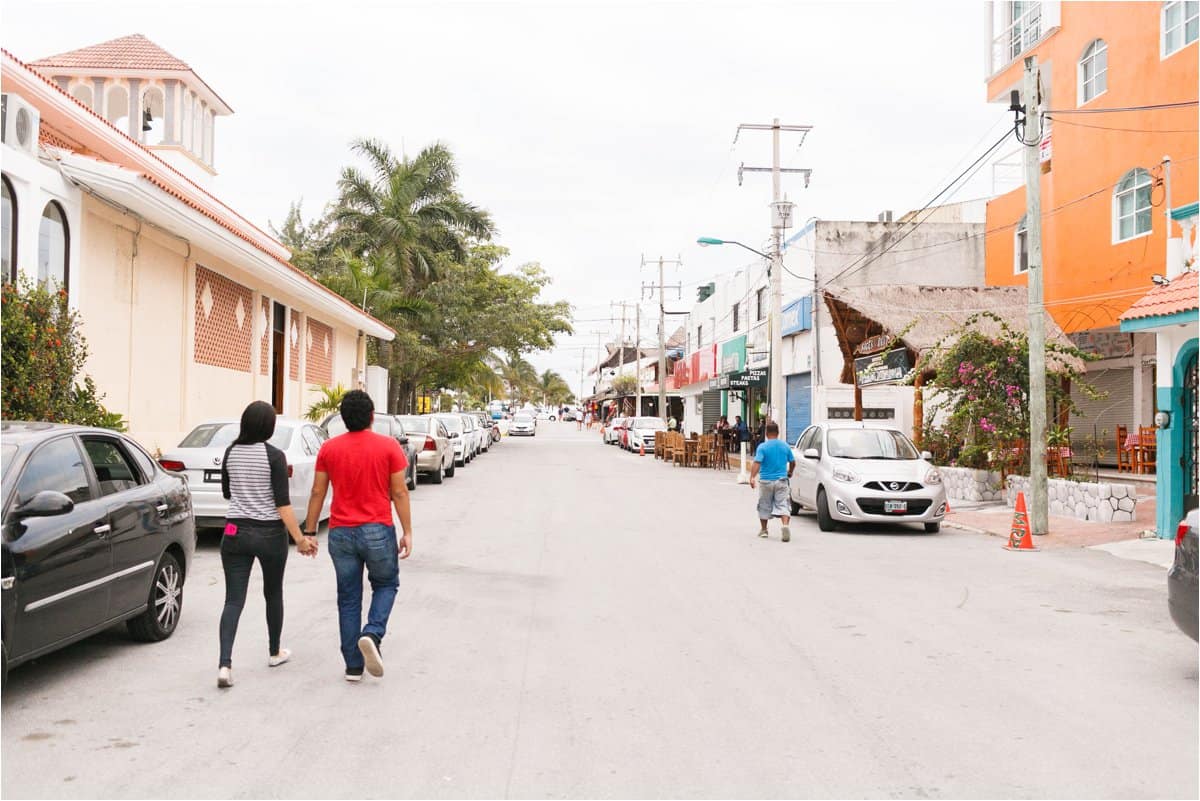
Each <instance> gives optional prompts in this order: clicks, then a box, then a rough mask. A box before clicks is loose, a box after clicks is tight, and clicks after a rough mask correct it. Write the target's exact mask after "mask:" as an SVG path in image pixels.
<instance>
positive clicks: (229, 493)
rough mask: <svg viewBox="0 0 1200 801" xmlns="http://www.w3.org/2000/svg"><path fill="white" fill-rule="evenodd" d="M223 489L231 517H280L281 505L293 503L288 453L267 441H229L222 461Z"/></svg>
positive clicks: (260, 518) (226, 515)
mask: <svg viewBox="0 0 1200 801" xmlns="http://www.w3.org/2000/svg"><path fill="white" fill-rule="evenodd" d="M221 492H222V494H223V495H224V496H225V498H226V499H228V501H229V511H228V512H226V513H225V517H226V518H227V519H229V520H238V519H242V520H260V521H264V520H278V519H279V509H278V507H280V506H290V505H291V503H292V500H291V496H290V495H289V493H288V474H287V457H285V456H284V455H283V451H281V450H279V449H278V448H276V447H275V446H274V445H269V444H267V443H265V442H256V443H254V444H253V445H236V444H235V445H230V446H229V448H228V449H227V450H226V451H225V459H224V460H223V461H222V463H221Z"/></svg>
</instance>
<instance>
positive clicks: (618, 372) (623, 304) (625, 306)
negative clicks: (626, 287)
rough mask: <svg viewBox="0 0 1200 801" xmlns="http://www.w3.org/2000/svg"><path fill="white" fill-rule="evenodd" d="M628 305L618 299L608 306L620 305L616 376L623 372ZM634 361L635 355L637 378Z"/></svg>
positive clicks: (623, 402)
mask: <svg viewBox="0 0 1200 801" xmlns="http://www.w3.org/2000/svg"><path fill="white" fill-rule="evenodd" d="M629 305H630V304H628V303H626V302H625V301H623V300H622V301H620V302H618V301H611V302H610V303H609V306H610V307H612V306H620V307H621V340H620V343H619V344H618V345H617V347H619V348H620V349H621V354H620V356H619V357H618V358H619V360H620V361H619V363H620V367H619V368H618V369H617V375H618V376H622V375H624V374H625V310H626V309H627V308H628V307H629ZM636 361H637V359H636V357H635V359H634V362H635V365H634V368H635V371H634V378H635V379H636V378H637V374H636V367H637V365H636ZM624 413H625V400H624V399H623V398H622V399H621V414H624Z"/></svg>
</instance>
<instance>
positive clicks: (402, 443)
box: [400, 437, 408, 445]
mask: <svg viewBox="0 0 1200 801" xmlns="http://www.w3.org/2000/svg"><path fill="white" fill-rule="evenodd" d="M400 444H401V445H407V444H408V437H401V438H400Z"/></svg>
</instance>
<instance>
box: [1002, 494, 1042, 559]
mask: <svg viewBox="0 0 1200 801" xmlns="http://www.w3.org/2000/svg"><path fill="white" fill-rule="evenodd" d="M1004 549H1005V550H1006V551H1036V550H1039V549H1038V548H1037V546H1035V545H1034V544H1033V535H1032V533H1031V532H1030V530H1029V513H1028V512H1027V511H1026V510H1025V493H1023V492H1018V493H1017V508H1016V509H1015V510H1013V522H1012V530H1011V531H1010V532H1009V534H1008V544H1007V545H1005V546H1004Z"/></svg>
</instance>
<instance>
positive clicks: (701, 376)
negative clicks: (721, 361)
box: [671, 343, 717, 389]
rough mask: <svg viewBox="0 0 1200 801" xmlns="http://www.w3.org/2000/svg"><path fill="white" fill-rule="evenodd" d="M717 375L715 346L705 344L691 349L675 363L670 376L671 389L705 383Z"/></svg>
mask: <svg viewBox="0 0 1200 801" xmlns="http://www.w3.org/2000/svg"><path fill="white" fill-rule="evenodd" d="M715 375H717V346H716V344H715V343H714V344H712V345H706V346H705V347H703V348H701V349H700V350H697V351H693V352H691V353H689V354H688V355H687V356H684V357H683V358H682V359H680V360H679V361H677V362H676V363H675V374H674V375H673V376H672V377H671V387H672V389H683V388H684V387H687V386H691V385H692V384H700V383H707V382H708V379H710V378H712V377H713V376H715Z"/></svg>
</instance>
